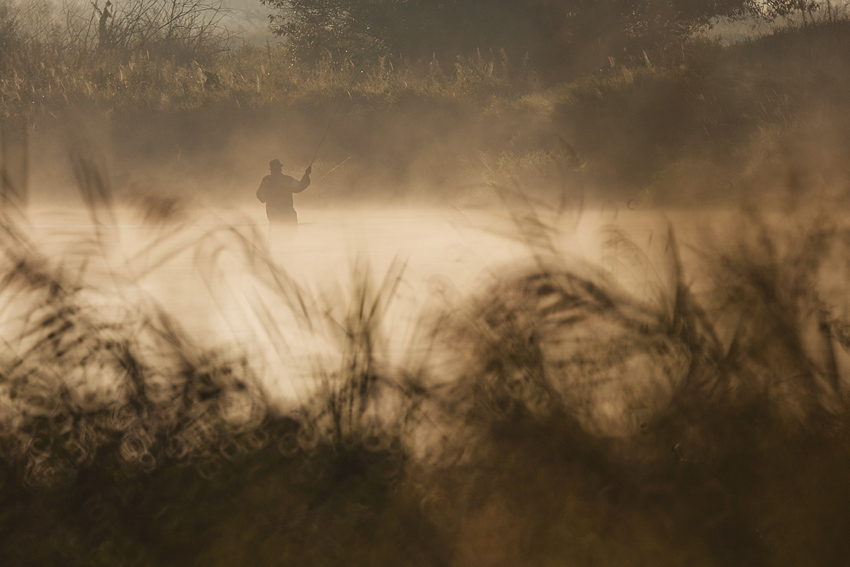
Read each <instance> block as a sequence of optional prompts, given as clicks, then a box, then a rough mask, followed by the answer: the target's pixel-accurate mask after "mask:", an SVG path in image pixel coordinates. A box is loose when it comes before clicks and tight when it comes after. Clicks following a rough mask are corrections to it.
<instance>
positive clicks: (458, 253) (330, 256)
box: [28, 203, 705, 397]
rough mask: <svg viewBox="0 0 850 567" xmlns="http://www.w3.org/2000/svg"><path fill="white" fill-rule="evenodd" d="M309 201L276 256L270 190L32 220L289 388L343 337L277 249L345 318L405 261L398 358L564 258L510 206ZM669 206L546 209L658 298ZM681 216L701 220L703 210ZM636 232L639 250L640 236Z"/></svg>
mask: <svg viewBox="0 0 850 567" xmlns="http://www.w3.org/2000/svg"><path fill="white" fill-rule="evenodd" d="M296 206H297V205H296ZM298 209H299V219H300V222H299V226H298V232H297V235H296V236H295V238H294V239H292V240H290V241H285V242H275V243H274V245H273V246H272V249H271V251H270V255H269V256H268V257H266V256H265V253H266V252H267V251H268V242H267V241H266V240H265V237H266V231H267V222H266V220H265V215H264V212H263V210H262V205H261V204H260V203H256V205H253V206H251V205H247V206H244V207H242V208H231V209H210V210H207V211H205V212H204V213H200V214H197V215H194V216H193V217H192V218H191V219H189V220H186V221H183V222H179V223H174V224H171V225H166V226H158V225H155V224H149V223H147V222H146V221H145V220H144V219H140V218H139V215H138V214H136V213H134V211H133V210H132V209H128V208H124V207H121V208H117V209H116V210H115V214H114V215H113V216H111V217H109V218H108V219H107V220H103V219H101V222H102V223H103V224H102V225H101V226H98V225H97V224H94V223H93V220H92V218H91V217H90V216H89V214H88V212H87V211H85V210H83V209H76V208H70V209H69V208H63V209H55V208H50V207H47V206H43V207H40V208H37V209H33V210H31V211H30V214H29V218H28V223H29V225H30V229H29V230H30V231H31V234H32V236H33V240H34V241H36V242H39V247H40V248H41V249H42V250H43V251H44V252H45V253H46V255H47V256H48V257H52V259H53V261H55V262H57V263H59V264H63V265H65V266H66V267H67V269H68V271H69V272H72V273H80V274H85V275H84V277H83V278H82V279H83V281H86V282H87V283H90V284H91V285H92V288H93V289H99V290H103V298H102V299H100V300H98V301H104V302H109V301H118V299H119V298H121V300H122V301H124V300H126V299H130V300H131V301H130V303H134V302H135V303H136V304H139V305H144V304H148V302H150V301H154V302H156V303H158V304H159V305H161V306H162V307H163V308H164V310H165V312H166V313H168V314H169V315H171V316H173V317H174V318H175V320H176V321H177V322H178V323H179V324H180V325H182V326H184V327H185V328H186V329H187V330H188V331H190V333H191V334H192V335H193V336H195V337H196V338H198V339H199V340H201V342H202V343H205V344H208V345H210V346H222V347H225V348H227V349H231V350H233V351H236V352H239V351H243V350H244V352H246V353H249V356H253V357H254V360H253V361H252V362H253V363H254V364H255V365H256V366H257V368H259V369H264V370H265V373H266V376H267V379H269V380H279V381H280V383H278V384H277V385H276V386H275V385H273V386H272V390H273V391H274V392H275V393H277V394H281V395H283V396H284V397H290V396H292V395H298V394H299V392H298V390H299V389H303V388H304V387H305V385H304V384H302V383H301V382H302V381H306V383H307V384H309V383H310V381H311V379H310V374H311V372H313V371H314V370H315V369H314V368H312V367H311V366H310V365H311V363H312V362H314V360H315V358H316V357H321V356H323V355H328V356H333V346H332V345H330V344H328V342H327V341H328V335H329V333H327V332H326V329H325V330H322V329H316V328H313V329H307V328H306V327H305V326H304V325H303V324H299V322H298V320H297V317H295V316H294V315H293V312H292V306H291V305H287V303H286V302H285V301H282V299H281V296H280V294H279V293H276V290H274V289H271V288H270V286H269V285H268V277H267V276H268V274H269V272H268V271H266V266H265V265H264V262H265V261H266V258H268V259H270V260H271V261H272V262H274V263H275V266H276V269H278V270H279V273H280V274H283V275H284V276H285V277H288V278H290V279H291V281H292V282H293V283H294V284H296V285H297V286H298V288H299V290H300V293H301V294H302V295H303V298H304V299H305V301H307V302H308V303H312V304H313V305H312V307H318V309H319V311H328V312H333V313H334V316H335V317H336V318H338V319H344V317H345V309H347V308H348V307H349V305H350V303H351V302H352V301H354V300H355V299H356V298H355V294H354V290H355V289H357V286H358V285H360V284H361V283H362V282H363V281H365V280H366V279H369V280H370V281H372V282H373V285H374V286H375V287H376V288H377V287H378V286H379V284H380V283H381V282H382V281H383V280H384V279H385V278H387V277H390V278H392V277H393V276H394V275H395V274H400V279H399V281H398V287H397V288H396V291H395V293H394V294H392V302H391V304H390V306H389V309H388V311H387V313H386V316H385V317H384V318H383V320H382V322H381V327H382V329H384V332H385V334H386V336H387V338H388V340H389V344H388V345H386V347H387V350H388V352H387V353H386V354H387V358H388V360H390V361H392V363H393V364H404V363H405V360H407V359H409V357H415V356H416V355H417V353H421V352H422V351H424V350H426V349H427V348H429V345H428V341H427V337H421V336H418V335H417V333H420V332H422V331H423V317H424V318H426V319H425V320H427V317H428V316H429V315H434V314H435V313H438V312H441V311H446V310H452V309H462V308H463V306H464V305H465V304H466V303H468V302H469V301H470V300H471V299H472V298H474V297H475V295H476V293H480V292H481V291H483V290H484V289H487V288H489V287H490V286H492V285H493V284H494V283H495V282H497V281H499V280H500V279H501V278H503V277H504V276H510V275H511V274H513V273H515V270H517V269H518V268H519V269H521V267H522V266H525V267H532V266H534V265H539V263H540V262H543V263H548V262H550V261H551V260H552V258H551V257H550V256H551V253H550V252H551V251H549V250H546V247H545V246H540V244H541V243H540V242H538V243H533V242H529V239H528V234H524V233H523V232H522V231H521V230H520V229H519V227H518V225H517V224H516V223H517V220H516V219H515V218H513V217H512V216H511V215H510V214H509V211H506V210H499V209H496V208H486V209H482V208H472V207H469V208H426V207H392V208H386V207H377V206H375V207H368V206H363V207H357V208H349V209H323V208H305V207H298ZM674 215H676V213H674ZM669 216H670V215H669V214H663V213H661V212H639V211H629V210H628V209H626V208H624V210H621V211H613V210H611V211H597V212H593V211H585V212H578V211H576V212H568V213H563V214H561V215H557V214H555V213H554V212H553V211H543V212H541V214H540V217H539V220H541V221H542V222H544V223H546V225H547V228H546V230H545V233H546V237H545V239H551V240H550V242H551V243H552V245H553V246H554V248H555V251H556V252H557V253H559V254H560V255H561V260H565V261H566V262H568V263H570V264H573V265H574V266H576V267H577V268H581V266H582V265H585V266H586V269H589V270H590V271H593V272H596V273H597V274H598V275H601V276H602V277H606V278H610V279H611V281H616V282H617V283H618V284H619V285H622V286H623V288H624V289H627V290H628V291H629V292H630V293H633V294H634V295H635V296H637V297H640V298H642V299H644V300H646V301H649V302H651V301H653V296H654V294H655V292H656V290H657V289H658V286H663V285H665V282H664V281H662V280H663V277H662V276H661V275H659V274H658V273H657V272H656V271H655V270H656V269H657V268H659V267H660V265H661V264H663V256H664V254H665V251H664V242H665V238H666V231H667V222H668V220H669V219H668V217H669ZM676 216H678V219H679V221H678V222H679V223H680V224H682V225H683V227H684V225H686V224H687V225H690V229H691V232H692V234H693V224H692V223H693V222H694V221H696V220H698V219H695V218H694V215H693V214H686V215H682V214H679V215H676ZM699 216H701V217H703V216H705V215H699ZM687 232H688V230H685V232H684V234H683V238H687V236H685V235H686V234H687ZM614 236H617V238H614ZM627 241H628V243H626V242H627ZM632 246H633V247H634V249H635V250H634V251H632V252H630V251H629V250H627V247H632ZM637 250H640V252H637V254H636V253H635V251H637ZM642 254H646V256H645V257H638V256H639V255H642ZM260 256H262V257H263V260H262V261H261V260H260V259H259V257H260ZM653 263H655V264H656V265H653ZM266 309H268V313H271V315H272V317H273V319H274V321H275V323H276V327H277V328H275V329H274V332H272V330H271V327H270V326H269V324H270V323H271V321H270V320H265V319H264V318H263V317H264V316H265V310H266ZM281 369H286V371H284V372H281ZM287 376H289V377H291V379H290V380H287V378H285V377H287ZM307 387H309V386H307ZM302 393H303V392H302Z"/></svg>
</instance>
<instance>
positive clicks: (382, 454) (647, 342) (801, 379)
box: [0, 145, 850, 566]
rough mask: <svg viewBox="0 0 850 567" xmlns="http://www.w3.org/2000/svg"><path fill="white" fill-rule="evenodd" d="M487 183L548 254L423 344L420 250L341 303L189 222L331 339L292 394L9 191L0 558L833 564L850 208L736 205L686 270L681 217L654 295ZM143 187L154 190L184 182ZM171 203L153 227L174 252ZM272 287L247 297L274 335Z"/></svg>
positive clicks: (471, 303) (153, 252)
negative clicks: (573, 247)
mask: <svg viewBox="0 0 850 567" xmlns="http://www.w3.org/2000/svg"><path fill="white" fill-rule="evenodd" d="M77 147H78V148H81V150H80V151H79V152H78V153H75V154H74V156H73V159H74V163H75V166H76V167H75V169H76V170H77V171H78V172H79V175H78V176H77V181H78V184H79V189H80V190H81V191H82V192H83V194H84V201H85V202H86V203H87V204H88V206H89V210H90V211H91V216H92V222H93V223H94V224H95V225H97V226H103V225H109V224H112V223H113V221H112V220H110V219H111V218H113V217H114V213H113V212H110V211H112V207H113V206H114V201H113V198H112V195H111V193H110V191H111V188H110V185H109V183H108V178H107V176H106V175H105V174H103V172H102V169H100V166H99V165H98V164H97V161H96V160H95V159H94V158H93V157H92V156H91V154H89V153H86V151H85V148H86V146H85V145H78V146H77ZM493 190H494V191H496V192H497V193H500V194H501V195H502V198H503V199H504V200H505V202H506V203H507V202H510V203H511V204H513V205H515V206H513V207H511V208H510V210H511V213H512V217H511V218H512V220H513V222H514V223H515V225H516V230H517V233H518V235H519V236H518V237H517V238H519V240H520V241H521V242H522V243H524V244H525V245H526V246H527V247H528V248H529V249H530V251H531V252H532V254H531V256H532V264H531V267H526V268H524V269H522V270H521V269H518V268H515V267H513V268H512V267H507V268H505V270H504V271H503V272H501V273H500V274H498V275H499V276H500V277H499V278H498V280H497V281H496V283H494V284H493V285H492V286H490V287H482V288H481V289H477V290H474V292H473V293H472V296H471V297H469V298H466V299H464V300H462V301H461V302H460V303H459V304H454V305H445V306H444V308H445V311H444V312H440V313H436V314H433V317H432V319H431V321H432V323H431V324H429V325H428V326H424V327H423V329H424V330H423V331H422V332H421V333H420V334H419V336H418V339H417V340H418V341H420V343H421V342H426V343H429V345H431V346H430V350H429V351H428V352H431V353H433V354H431V355H430V358H429V357H426V358H425V359H424V360H422V359H418V360H417V359H414V358H411V360H413V361H415V362H411V363H410V364H409V365H407V366H404V365H402V366H399V365H393V364H389V363H388V360H387V353H386V352H385V349H384V347H383V346H382V345H383V344H384V343H385V342H386V340H387V338H388V337H389V336H390V334H391V333H392V332H393V329H388V328H386V327H385V320H384V318H385V317H386V314H387V310H388V306H389V304H390V303H391V301H392V300H393V297H394V296H395V294H396V290H397V288H398V286H399V285H400V283H401V282H402V280H403V276H404V266H403V264H401V263H393V264H391V268H390V269H389V270H388V271H387V272H386V273H385V274H384V275H383V276H382V277H379V278H375V277H374V276H373V275H371V274H370V272H369V270H367V269H365V268H362V267H361V268H359V269H356V270H355V276H354V278H353V284H352V286H351V291H350V293H349V294H348V295H347V296H345V295H338V296H335V297H334V299H333V300H332V302H331V303H328V302H327V301H325V302H322V301H318V300H317V299H315V298H313V297H311V296H310V294H309V293H308V292H307V291H306V290H305V289H304V288H303V287H302V286H300V285H299V284H298V283H297V282H296V281H295V280H294V279H293V278H292V277H291V276H290V275H289V274H288V273H287V272H286V270H285V269H284V267H283V266H280V265H279V264H277V263H276V262H275V261H274V259H273V257H272V256H271V255H269V252H268V250H267V249H266V248H265V247H264V245H263V244H262V243H263V242H264V240H263V238H262V237H261V236H259V235H255V234H252V233H251V231H247V232H246V231H244V230H243V231H240V230H237V229H236V228H235V227H226V226H225V227H222V228H216V229H212V230H210V231H209V232H207V233H205V234H203V235H202V236H200V237H198V238H197V239H196V240H195V241H194V242H193V243H192V244H191V246H189V247H190V248H192V247H193V248H194V249H195V250H196V252H195V253H194V257H195V258H196V261H197V262H198V264H199V266H200V267H201V268H203V269H204V270H206V271H205V272H204V273H205V274H206V277H208V278H209V279H210V280H211V281H210V285H212V286H214V285H215V283H216V282H215V281H214V280H215V279H216V278H218V277H219V274H220V273H221V271H220V270H221V267H220V266H218V267H217V266H216V262H217V261H218V260H219V259H220V258H222V257H223V256H224V255H226V254H234V255H236V256H238V257H240V258H241V259H242V261H243V265H244V266H245V269H246V270H248V271H249V273H250V274H251V275H252V276H253V277H255V278H256V279H257V280H258V281H259V282H261V284H262V285H263V286H264V287H265V289H266V290H268V291H269V292H271V293H272V294H273V295H274V297H275V299H276V302H278V303H280V304H283V305H285V306H287V309H288V312H289V313H290V315H291V316H292V318H293V320H294V321H295V322H296V325H297V326H299V327H300V328H303V329H306V330H308V331H310V332H313V333H316V334H317V335H320V336H324V338H326V339H327V340H328V342H329V344H331V345H334V346H333V348H332V349H329V350H328V351H326V352H325V354H324V355H323V356H322V357H317V358H315V359H314V360H313V363H314V365H313V367H312V368H313V377H314V379H315V382H314V387H313V388H311V389H309V390H308V391H306V392H305V393H304V395H303V396H302V397H300V398H298V399H297V400H295V401H293V402H291V403H289V404H281V403H278V402H274V401H272V400H273V396H272V392H270V391H269V390H268V387H267V386H266V385H265V384H264V383H263V382H262V381H261V380H260V379H259V376H258V370H257V368H256V365H255V361H253V360H251V359H250V358H249V357H248V356H247V354H246V353H244V352H241V351H240V350H239V349H238V348H235V347H234V348H224V347H217V348H211V347H208V346H206V345H205V344H204V342H203V341H202V340H201V339H199V338H197V337H194V336H191V335H190V334H189V333H188V332H187V331H185V330H184V329H182V328H181V325H180V323H179V318H178V317H179V314H174V313H167V312H165V310H164V309H162V308H161V307H158V306H157V305H156V304H155V303H151V302H142V303H135V302H133V301H131V300H130V299H131V296H129V295H127V296H125V295H122V294H121V293H115V289H116V288H115V287H112V286H114V285H115V284H114V283H111V282H110V281H109V280H106V281H107V283H106V284H102V285H98V284H93V283H92V280H90V279H87V278H86V271H85V270H86V269H88V268H87V266H90V265H92V264H94V263H96V261H97V256H98V255H99V254H104V250H105V249H106V247H105V246H104V245H102V244H103V243H101V244H98V240H99V239H108V238H112V237H113V235H111V234H109V233H108V232H106V231H103V230H101V231H94V234H93V236H92V238H93V243H92V245H90V246H86V247H84V248H81V249H80V250H79V251H78V255H79V257H80V261H79V262H76V263H68V262H66V261H56V260H55V259H53V258H50V257H48V256H47V255H45V254H44V253H42V252H41V250H40V248H39V246H38V245H37V244H36V243H35V242H34V241H32V240H31V239H30V238H29V237H28V234H27V231H26V230H25V229H23V228H22V224H21V222H20V221H19V220H16V219H14V218H12V217H5V218H4V219H3V222H2V227H3V231H2V233H0V237H2V247H0V249H2V251H3V257H2V265H0V267H2V278H0V298H2V304H0V305H2V311H0V315H2V319H0V322H2V325H3V329H4V332H3V340H4V351H3V352H4V354H3V357H2V359H0V466H2V469H0V471H2V472H0V474H1V475H2V476H0V560H2V562H3V564H9V565H30V564H54V563H63V564H72V565H74V564H80V565H114V564H129V565H186V564H213V565H236V564H256V565H289V564H293V563H300V564H309V565H342V564H346V565H351V564H354V565H395V564H406V565H434V566H438V565H439V566H442V565H457V566H465V565H476V566H479V565H555V564H558V565H561V564H564V563H565V562H566V563H573V564H578V565H585V564H599V565H613V564H634V565H644V564H648V563H652V564H660V565H681V564H683V563H688V564H694V565H730V564H749V565H799V564H809V565H838V564H841V563H842V562H843V560H844V558H845V557H846V556H847V552H848V549H847V544H846V540H845V538H844V537H843V535H844V530H843V529H842V527H843V526H846V525H847V524H848V522H850V506H848V505H847V502H850V494H848V488H847V487H846V482H845V481H846V475H847V472H848V467H850V446H848V435H847V433H848V429H847V427H848V425H847V419H848V416H849V415H850V412H848V405H847V391H846V390H847V383H846V373H847V369H848V366H847V360H846V349H847V340H846V337H847V332H846V329H847V324H846V315H845V314H844V310H843V308H842V305H843V303H842V302H843V301H844V294H845V289H844V286H843V282H838V283H837V284H836V283H834V282H833V283H830V280H829V276H830V275H831V274H833V273H835V272H838V273H841V271H842V270H844V269H846V266H844V265H843V264H842V262H846V253H845V252H846V245H847V243H848V242H850V239H848V234H847V228H846V227H843V226H841V225H840V224H839V223H837V222H831V218H830V217H829V216H815V217H813V218H812V219H810V220H811V222H804V221H803V217H802V215H800V216H799V219H800V223H798V224H799V226H796V227H793V226H791V223H789V222H787V219H786V221H785V222H781V223H780V224H782V225H784V227H777V226H776V223H775V222H769V221H768V220H765V219H763V218H760V217H758V216H757V215H751V216H749V217H745V218H744V222H743V223H742V226H741V227H740V228H737V229H736V230H734V231H733V234H732V236H731V237H728V238H727V239H726V240H724V241H723V242H717V243H715V244H716V247H715V248H711V247H708V246H706V247H703V248H700V249H698V254H697V256H698V257H699V258H700V262H702V263H703V264H704V265H706V266H708V269H707V270H705V271H706V273H709V274H711V275H712V276H713V277H712V279H711V280H710V281H709V282H693V281H691V279H690V278H691V275H690V274H691V271H692V269H693V266H692V265H691V264H689V263H686V262H685V261H684V260H683V253H682V250H681V249H680V247H681V246H682V244H681V243H680V242H679V241H678V238H677V232H676V231H675V230H674V229H673V228H672V227H671V228H670V230H669V231H668V232H667V233H666V234H665V235H664V239H665V242H664V246H663V249H664V251H665V254H666V256H665V258H664V260H663V263H660V264H659V265H658V266H655V268H656V273H657V277H658V278H659V279H663V281H660V282H659V283H658V285H657V297H654V298H653V299H652V300H647V299H646V298H639V297H637V296H635V295H634V294H631V293H629V292H628V291H626V290H624V289H623V288H622V287H621V286H620V285H619V284H618V282H617V281H616V280H615V279H614V278H612V277H611V276H610V275H606V274H605V273H604V271H603V270H600V269H599V268H598V267H597V266H593V265H590V266H588V265H579V264H577V263H576V262H575V261H573V260H568V259H567V256H566V255H564V254H563V252H562V251H560V250H558V248H557V246H556V244H555V239H553V238H552V229H551V227H547V226H546V223H545V222H543V221H542V220H541V217H540V216H538V215H536V214H535V210H534V207H535V204H534V202H533V201H531V200H523V199H522V196H521V195H518V194H516V193H515V192H514V191H513V190H506V189H504V188H501V187H493ZM140 202H141V203H143V205H144V209H143V210H142V211H141V212H140V215H141V216H143V217H145V218H148V220H150V219H151V218H154V219H160V220H166V219H167V218H168V217H169V215H170V214H171V213H170V211H172V210H173V206H172V205H173V204H171V205H169V204H168V203H164V204H163V203H160V204H157V203H156V202H153V201H150V200H144V199H143V200H141V201H140ZM170 230H171V229H169V228H168V227H167V225H165V227H164V228H163V229H162V232H154V233H153V235H152V239H151V241H150V242H151V244H150V245H149V246H148V247H147V248H145V249H144V252H143V253H142V256H144V257H145V258H168V257H170V256H171V255H172V254H173V253H174V252H173V250H174V249H175V245H174V243H173V242H174V241H173V239H175V238H178V237H179V235H176V236H175V234H176V233H174V232H173V231H170ZM619 238H621V239H626V238H627V237H626V236H625V235H619ZM178 247H179V248H180V249H181V250H184V249H185V248H186V247H187V245H186V244H185V243H183V242H181V243H180V244H179V246H178ZM636 248H637V247H636ZM637 256H638V252H637V251H635V252H633V253H632V254H631V259H630V257H628V256H627V257H625V258H624V259H623V261H624V262H628V261H634V259H635V258H637ZM63 260H65V258H63ZM163 261H164V260H163ZM131 264H132V261H131ZM161 265H162V262H161V261H152V262H149V263H147V264H146V266H147V269H148V270H156V269H157V266H161ZM69 266H75V267H76V269H69ZM125 266H126V264H125ZM81 267H82V268H81ZM84 268H85V269H84ZM127 273H133V272H132V270H128V271H127ZM135 273H136V274H137V275H138V274H139V272H135ZM138 277H141V276H138ZM95 281H98V280H95ZM100 281H103V280H100ZM132 283H133V280H132V279H130V284H132ZM695 283H698V284H700V285H699V290H697V289H696V287H697V286H695V285H692V284H695ZM117 289H119V290H120V289H123V288H120V287H119V288H117ZM334 301H335V302H336V303H333V302H334ZM274 305H276V303H273V302H271V301H265V302H264V301H262V300H260V299H258V300H257V301H255V302H254V303H253V304H252V308H253V309H254V310H255V312H256V314H257V316H258V318H260V319H261V320H262V321H264V322H265V326H264V327H263V332H265V333H267V334H268V335H269V338H271V339H273V340H274V341H277V342H278V343H280V342H285V341H286V336H287V330H286V329H283V328H279V327H278V326H276V325H277V324H278V323H277V321H278V319H277V318H276V316H275V315H274V314H273V313H272V310H274V309H275V307H274ZM423 325H425V324H424V323H423ZM284 346H285V345H284ZM279 356H280V357H281V358H283V357H286V356H298V353H292V352H289V351H287V350H286V348H283V347H282V348H281V352H280V353H279Z"/></svg>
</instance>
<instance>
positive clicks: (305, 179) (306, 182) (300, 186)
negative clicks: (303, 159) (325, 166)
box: [292, 165, 313, 193]
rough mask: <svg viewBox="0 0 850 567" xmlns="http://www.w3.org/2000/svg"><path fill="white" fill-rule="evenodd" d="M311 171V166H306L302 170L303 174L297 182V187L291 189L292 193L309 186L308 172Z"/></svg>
mask: <svg viewBox="0 0 850 567" xmlns="http://www.w3.org/2000/svg"><path fill="white" fill-rule="evenodd" d="M312 172H313V166H312V165H309V166H307V170H306V171H304V175H303V176H302V177H301V181H300V182H299V183H298V187H296V188H295V189H293V191H292V192H293V193H300V192H301V191H303V190H304V189H306V188H307V187H309V186H310V174H311V173H312Z"/></svg>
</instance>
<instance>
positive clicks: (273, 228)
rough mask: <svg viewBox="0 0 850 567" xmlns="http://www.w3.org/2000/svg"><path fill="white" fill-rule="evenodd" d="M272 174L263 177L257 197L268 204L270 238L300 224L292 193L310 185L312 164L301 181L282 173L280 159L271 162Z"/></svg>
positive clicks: (267, 214)
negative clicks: (293, 204)
mask: <svg viewBox="0 0 850 567" xmlns="http://www.w3.org/2000/svg"><path fill="white" fill-rule="evenodd" d="M269 169H270V170H271V174H270V175H266V176H265V177H263V181H262V183H260V188H259V189H257V199H259V200H260V202H261V203H265V204H266V216H267V217H268V219H269V240H271V239H272V237H273V235H274V234H275V233H279V232H282V231H281V230H280V229H284V230H283V231H284V232H285V231H291V230H294V229H295V227H296V226H297V225H298V214H297V213H296V212H295V207H293V206H292V194H293V193H300V192H301V191H303V190H304V189H306V188H307V187H309V186H310V172H311V171H313V168H312V166H309V167H307V170H306V171H305V172H304V176H303V177H301V181H298V180H296V179H295V178H293V177H290V176H288V175H284V174H283V173H282V171H281V170H282V166H281V164H280V161H279V160H276V159H275V160H272V161H271V162H269Z"/></svg>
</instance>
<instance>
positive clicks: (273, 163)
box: [269, 159, 283, 167]
mask: <svg viewBox="0 0 850 567" xmlns="http://www.w3.org/2000/svg"><path fill="white" fill-rule="evenodd" d="M269 167H283V164H281V163H280V160H279V159H273V160H271V161H270V162H269Z"/></svg>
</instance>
